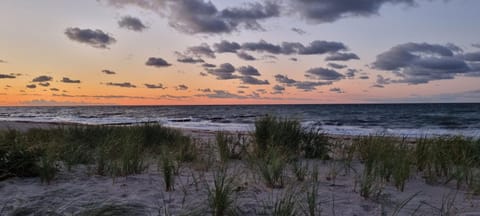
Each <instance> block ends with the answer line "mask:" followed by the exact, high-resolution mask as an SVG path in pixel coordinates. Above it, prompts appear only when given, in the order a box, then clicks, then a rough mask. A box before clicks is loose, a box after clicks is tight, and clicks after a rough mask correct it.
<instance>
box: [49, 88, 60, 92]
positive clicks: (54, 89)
mask: <svg viewBox="0 0 480 216" xmlns="http://www.w3.org/2000/svg"><path fill="white" fill-rule="evenodd" d="M50 91H54V92H57V91H60V89H58V88H50Z"/></svg>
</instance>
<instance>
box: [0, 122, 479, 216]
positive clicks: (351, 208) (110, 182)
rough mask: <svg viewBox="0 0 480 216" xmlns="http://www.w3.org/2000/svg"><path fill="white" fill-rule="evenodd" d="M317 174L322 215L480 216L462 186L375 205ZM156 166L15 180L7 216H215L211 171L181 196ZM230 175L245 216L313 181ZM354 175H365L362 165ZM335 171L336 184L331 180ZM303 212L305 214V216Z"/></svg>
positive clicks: (428, 189)
mask: <svg viewBox="0 0 480 216" xmlns="http://www.w3.org/2000/svg"><path fill="white" fill-rule="evenodd" d="M54 126H56V125H51V124H39V123H35V124H31V123H12V122H9V123H5V122H3V123H0V130H1V129H3V128H16V129H20V130H27V129H29V128H32V127H42V128H47V127H54ZM187 133H189V134H192V135H194V136H195V137H197V138H198V139H213V133H212V132H208V131H187ZM304 162H305V163H308V164H310V168H311V167H314V166H317V167H319V183H318V184H319V190H318V193H317V194H318V199H319V206H320V208H321V210H322V215H359V216H361V215H382V214H381V213H382V212H388V214H387V215H391V213H392V211H393V209H394V208H395V206H397V205H398V204H399V203H401V202H402V201H403V200H406V199H407V198H409V197H410V196H412V195H414V194H417V193H418V194H417V195H416V196H415V197H414V198H413V199H412V200H411V201H410V202H409V203H408V204H407V205H406V206H405V207H404V208H403V209H402V211H401V212H400V214H399V215H411V214H412V213H413V212H415V211H416V215H442V214H441V206H442V203H443V204H445V203H447V201H452V202H453V207H452V208H451V210H452V212H453V213H454V214H453V215H480V197H478V196H471V195H470V194H469V193H468V192H467V191H466V190H465V189H464V188H462V189H460V190H456V187H455V185H453V184H448V185H443V184H439V185H427V184H425V183H424V180H423V179H422V178H421V177H420V176H414V177H412V178H411V179H410V180H409V181H408V182H407V185H406V187H405V191H404V192H400V191H398V190H397V189H396V188H395V187H393V186H392V185H386V186H385V188H384V190H383V193H382V195H381V196H380V197H379V198H378V199H375V200H371V199H368V200H367V199H364V198H362V197H361V196H360V195H359V193H358V190H359V189H358V186H357V185H358V184H357V183H356V182H357V181H356V179H357V178H356V175H355V173H354V171H350V173H346V172H345V170H344V169H343V167H342V165H341V163H338V162H331V161H330V162H321V161H315V160H306V161H304ZM156 164H157V163H156V162H155V161H152V162H151V163H149V166H148V168H147V169H146V170H145V172H144V173H143V174H139V175H133V176H128V177H118V178H115V179H114V178H111V177H105V176H98V175H93V174H92V173H93V171H92V170H93V167H89V166H83V165H82V166H77V167H74V168H73V169H72V171H67V170H66V169H65V168H63V167H60V172H59V173H58V175H57V176H56V177H55V179H54V180H53V181H52V183H51V184H50V185H47V184H44V183H41V182H40V179H39V178H11V179H8V180H5V181H1V182H0V215H183V214H188V213H197V214H198V215H208V211H209V210H208V188H211V187H212V184H213V175H214V174H215V172H214V171H213V170H214V169H213V167H212V169H210V170H208V171H204V170H198V169H197V168H198V167H199V166H198V164H183V165H182V166H181V167H180V169H179V175H178V176H176V177H175V190H174V191H170V192H166V191H165V186H164V182H163V178H162V175H161V173H160V172H159V171H158V167H157V165H156ZM228 166H229V169H228V172H229V173H230V175H231V176H233V177H234V180H235V185H236V192H235V193H234V194H233V197H234V203H235V206H236V207H237V213H238V214H239V215H268V214H264V213H265V211H266V210H267V211H268V209H269V207H271V206H272V205H273V203H274V202H275V200H276V199H279V198H281V197H283V196H285V195H289V194H294V195H295V196H296V200H297V201H298V202H299V203H301V204H303V205H305V204H306V201H305V191H306V190H308V189H309V188H310V186H311V185H310V183H308V181H305V182H299V181H297V180H296V178H295V177H294V175H293V173H291V169H289V170H290V171H289V172H288V175H287V178H286V182H285V185H286V187H285V188H283V189H270V188H267V187H266V186H265V185H264V183H263V181H262V180H261V179H260V178H259V176H258V175H257V174H256V173H254V172H253V171H252V169H250V168H249V165H248V163H247V162H246V161H239V160H234V161H231V162H229V164H228ZM353 167H354V168H355V169H356V170H358V171H359V170H361V169H362V165H361V164H360V163H358V162H355V163H354V165H353ZM332 171H335V173H337V177H336V179H335V181H333V180H332V179H330V180H327V178H326V177H327V176H328V174H329V173H332ZM302 209H303V208H301V207H299V214H300V215H303V212H302Z"/></svg>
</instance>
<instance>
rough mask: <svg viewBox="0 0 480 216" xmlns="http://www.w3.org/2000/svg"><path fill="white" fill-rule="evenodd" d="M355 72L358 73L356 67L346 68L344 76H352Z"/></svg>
mask: <svg viewBox="0 0 480 216" xmlns="http://www.w3.org/2000/svg"><path fill="white" fill-rule="evenodd" d="M357 73H358V70H357V69H352V68H349V69H347V73H345V76H347V77H348V78H354V77H355V75H356V74H357Z"/></svg>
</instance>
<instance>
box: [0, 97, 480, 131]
mask: <svg viewBox="0 0 480 216" xmlns="http://www.w3.org/2000/svg"><path fill="white" fill-rule="evenodd" d="M266 115H273V116H276V117H279V118H288V119H295V120H298V121H300V122H301V124H302V125H303V126H304V127H310V128H311V127H314V128H318V129H321V130H323V131H324V132H326V133H330V134H337V135H369V134H374V135H378V134H386V135H395V136H407V137H419V136H437V135H463V136H469V137H480V103H460V104H458V103H443V104H433V103H429V104H328V105H325V104H323V105H198V106H197V105H195V106H76V107H0V121H20V122H47V123H77V124H85V125H133V124H143V123H160V124H162V125H165V126H169V127H175V128H186V129H196V130H209V131H218V130H227V131H251V130H253V129H254V122H255V120H256V119H259V118H261V117H263V116H266Z"/></svg>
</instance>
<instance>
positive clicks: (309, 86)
mask: <svg viewBox="0 0 480 216" xmlns="http://www.w3.org/2000/svg"><path fill="white" fill-rule="evenodd" d="M331 84H332V81H326V82H311V81H297V82H295V84H294V86H295V87H296V88H297V89H300V90H303V91H313V90H316V89H317V87H319V86H325V85H331Z"/></svg>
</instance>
